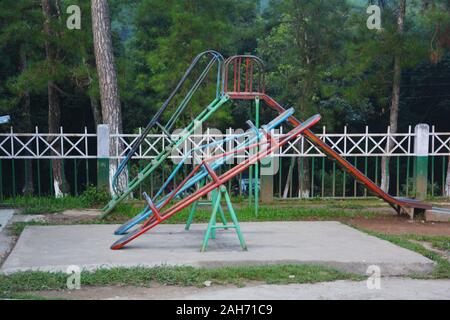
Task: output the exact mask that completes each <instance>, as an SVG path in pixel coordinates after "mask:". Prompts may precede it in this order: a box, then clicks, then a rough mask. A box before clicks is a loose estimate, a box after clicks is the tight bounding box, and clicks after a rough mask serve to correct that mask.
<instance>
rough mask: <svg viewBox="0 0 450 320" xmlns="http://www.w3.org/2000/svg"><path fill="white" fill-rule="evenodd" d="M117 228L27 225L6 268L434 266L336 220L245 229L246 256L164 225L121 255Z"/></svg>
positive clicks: (399, 269) (200, 229)
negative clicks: (203, 249)
mask: <svg viewBox="0 0 450 320" xmlns="http://www.w3.org/2000/svg"><path fill="white" fill-rule="evenodd" d="M116 228H117V226H115V225H64V226H32V227H27V228H26V229H25V230H24V232H23V233H22V236H21V237H20V239H19V241H18V242H17V244H16V246H15V248H14V250H13V251H12V253H11V254H10V255H9V257H8V259H7V260H6V262H5V263H4V264H3V266H2V268H1V271H2V272H3V273H11V272H15V271H20V270H42V271H65V270H66V269H67V267H68V266H69V265H78V266H79V267H81V268H83V269H86V270H94V269H97V268H101V267H115V266H125V267H131V266H155V265H163V264H165V265H191V266H222V265H245V264H247V265H249V264H274V263H277V264H279V263H314V264H322V265H327V266H332V267H335V268H339V269H341V270H345V271H350V272H355V273H360V274H365V272H366V270H367V267H368V266H369V265H378V266H379V267H380V269H381V275H382V276H386V275H406V274H411V273H426V272H429V271H431V270H432V268H433V266H434V262H433V261H431V260H429V259H427V258H425V257H423V256H421V255H419V254H417V253H415V252H412V251H409V250H406V249H403V248H400V247H398V246H395V245H393V244H391V243H389V242H387V241H384V240H381V239H378V238H376V237H372V236H369V235H367V234H365V233H363V232H360V231H358V230H356V229H353V228H351V227H349V226H346V225H343V224H341V223H339V222H333V221H298V222H259V223H258V222H253V223H242V224H241V228H242V231H243V234H244V237H245V240H246V242H247V246H248V248H249V250H248V251H241V249H240V246H239V241H238V239H237V237H236V235H235V232H234V231H233V230H218V232H217V238H216V239H215V240H210V244H209V247H208V251H207V252H204V253H201V252H200V251H199V249H200V244H201V242H202V238H203V234H204V231H205V228H206V225H205V224H194V225H192V230H190V231H184V226H183V225H168V224H166V225H160V226H158V227H156V228H155V229H154V230H152V231H150V232H149V233H147V234H145V235H143V236H141V237H140V238H138V239H136V240H135V241H134V242H132V243H130V244H129V245H128V246H127V247H125V248H124V249H122V250H118V251H114V250H110V249H109V247H110V245H111V244H112V243H113V242H114V241H115V240H116V239H117V238H118V236H115V235H113V231H114V230H115V229H116Z"/></svg>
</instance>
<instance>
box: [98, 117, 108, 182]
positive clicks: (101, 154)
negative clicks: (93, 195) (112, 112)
mask: <svg viewBox="0 0 450 320" xmlns="http://www.w3.org/2000/svg"><path fill="white" fill-rule="evenodd" d="M109 139H110V136H109V126H108V125H107V124H99V125H98V126H97V189H98V190H100V189H103V190H109V155H110V153H109V152H110V150H109Z"/></svg>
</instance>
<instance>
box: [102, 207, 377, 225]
mask: <svg viewBox="0 0 450 320" xmlns="http://www.w3.org/2000/svg"><path fill="white" fill-rule="evenodd" d="M362 208H364V207H363V206H362ZM281 209H282V210H281ZM141 210H142V208H141V207H139V208H137V207H135V206H133V205H131V204H120V205H118V206H117V208H116V209H115V210H114V211H113V212H112V213H111V214H110V215H109V216H107V217H106V219H105V220H106V221H118V222H120V221H125V220H127V219H129V218H132V217H134V216H135V215H136V214H138V213H139V212H140V211H141ZM189 210H190V208H186V209H184V210H182V211H181V212H179V213H176V214H175V215H174V216H172V217H171V218H170V219H168V220H167V221H166V222H165V223H185V222H186V220H187V218H188V215H189ZM235 211H236V215H237V218H238V219H239V221H241V222H245V221H295V220H305V219H319V220H320V219H330V218H354V217H364V218H373V217H376V216H377V215H378V213H376V212H371V211H365V210H361V209H359V208H358V210H348V208H339V207H336V208H330V207H328V206H327V207H317V208H315V207H304V206H273V205H265V206H261V207H260V208H259V211H258V217H256V216H255V212H254V209H253V207H248V206H246V205H243V206H235ZM225 213H226V212H225ZM210 216H211V207H209V206H206V207H204V206H201V207H198V209H197V212H196V214H195V217H194V222H208V221H209V218H210Z"/></svg>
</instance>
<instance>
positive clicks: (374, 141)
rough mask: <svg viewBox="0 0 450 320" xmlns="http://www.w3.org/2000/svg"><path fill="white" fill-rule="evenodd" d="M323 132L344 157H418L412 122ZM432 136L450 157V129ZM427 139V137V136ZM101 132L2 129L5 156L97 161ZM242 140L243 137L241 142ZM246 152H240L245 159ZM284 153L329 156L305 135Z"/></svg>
mask: <svg viewBox="0 0 450 320" xmlns="http://www.w3.org/2000/svg"><path fill="white" fill-rule="evenodd" d="M141 131H142V129H140V130H139V133H135V134H119V133H114V134H110V136H109V139H110V142H111V141H112V142H113V143H114V146H115V148H113V149H115V150H111V152H110V157H111V158H122V157H123V156H124V155H125V154H126V153H127V152H128V150H130V148H131V145H132V144H133V142H134V141H136V140H137V139H138V137H139V136H140V132H141ZM226 132H227V133H225V134H222V133H217V132H216V131H215V130H210V129H207V130H206V131H205V132H204V133H203V134H193V135H191V136H190V137H189V138H188V139H187V140H186V141H185V142H184V143H183V145H182V146H180V148H179V149H178V150H176V152H175V153H174V154H173V155H172V158H180V157H183V156H184V155H185V154H186V151H187V150H189V148H188V146H199V145H202V144H211V143H214V142H218V141H220V140H223V139H230V141H228V142H227V143H222V144H221V143H218V144H216V145H215V146H214V148H206V149H205V150H203V151H201V152H200V153H199V154H197V155H198V156H200V157H206V156H208V155H210V154H212V153H220V152H225V151H229V150H230V148H233V146H236V145H238V143H240V142H239V141H238V139H237V136H236V135H237V133H236V132H235V131H233V129H231V128H230V129H228V130H227V131H226ZM285 132H286V130H285V129H283V128H281V129H280V131H278V132H277V131H273V132H272V135H273V136H274V137H275V138H277V137H279V136H280V135H282V134H283V133H285ZM315 132H316V133H317V135H318V136H319V137H320V139H322V140H323V141H325V142H326V143H327V144H328V145H329V146H330V147H331V148H332V149H334V150H335V151H336V152H338V153H339V154H340V155H341V156H346V157H347V156H352V157H379V156H414V155H417V154H416V153H415V150H414V141H415V139H416V138H417V134H416V133H415V130H413V128H412V127H411V126H410V127H409V128H408V132H405V133H396V134H392V133H391V132H390V129H389V128H387V131H386V132H385V133H372V132H370V130H369V128H368V127H366V130H365V132H359V133H353V132H348V130H347V127H344V129H343V132H342V133H328V132H327V131H326V128H325V127H323V128H322V131H321V132H320V133H318V132H317V130H315ZM427 134H428V142H429V146H428V155H429V156H450V132H436V131H435V128H434V126H432V127H431V130H430V131H429V132H428V133H427ZM176 138H177V136H176V135H173V136H172V137H167V136H165V135H163V134H149V135H148V136H147V137H146V139H145V142H144V143H143V144H142V145H141V146H140V148H139V149H138V151H137V152H136V154H135V156H134V157H135V158H136V159H152V158H154V157H155V156H156V155H157V154H158V153H160V152H161V151H162V150H164V148H165V147H166V146H167V145H168V144H169V143H170V139H176ZM389 140H390V141H392V144H393V147H392V148H391V149H390V150H386V143H387V141H389ZM425 140H427V139H425ZM97 142H98V137H97V134H96V133H89V132H88V131H87V129H86V128H85V130H84V132H82V133H67V132H64V131H63V128H61V130H60V132H59V133H52V134H50V133H43V132H39V130H38V128H36V130H35V132H34V133H17V132H14V130H13V128H11V129H10V132H9V133H0V159H55V158H58V159H95V158H97V148H98V146H97ZM241 142H242V141H241ZM120 144H122V145H123V146H124V149H123V151H122V152H121V153H120V154H118V150H119V145H120ZM246 155H247V153H246V154H241V155H238V157H245V156H246ZM279 156H281V157H321V156H324V154H323V153H322V152H320V150H318V149H317V148H316V147H315V146H314V145H313V144H312V143H311V142H309V141H308V140H307V139H305V138H304V137H303V136H300V137H298V138H297V139H295V141H290V142H289V143H288V144H286V145H285V146H284V147H283V148H282V149H281V150H280V153H279Z"/></svg>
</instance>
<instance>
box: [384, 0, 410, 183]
mask: <svg viewBox="0 0 450 320" xmlns="http://www.w3.org/2000/svg"><path fill="white" fill-rule="evenodd" d="M405 12H406V0H400V4H399V13H398V18H397V33H398V34H399V35H402V34H403V31H404V20H405ZM401 77H402V67H401V54H400V53H399V52H396V53H395V56H394V78H393V83H392V98H391V108H390V117H389V126H390V132H391V133H397V123H398V121H397V120H398V107H399V102H400V81H401ZM393 145H394V144H393V142H392V141H391V139H388V141H387V143H386V151H388V150H391V149H392V147H393ZM388 161H389V160H388V157H382V159H381V189H382V190H383V191H385V192H388V191H389V163H388Z"/></svg>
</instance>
